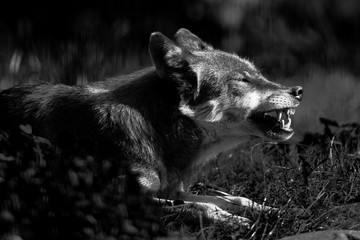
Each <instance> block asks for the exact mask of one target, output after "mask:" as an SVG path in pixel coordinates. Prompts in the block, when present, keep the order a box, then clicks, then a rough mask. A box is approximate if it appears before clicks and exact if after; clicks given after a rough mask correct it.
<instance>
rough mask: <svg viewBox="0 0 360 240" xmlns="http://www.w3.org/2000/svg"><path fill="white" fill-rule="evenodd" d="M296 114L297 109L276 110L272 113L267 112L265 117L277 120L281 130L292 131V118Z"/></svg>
mask: <svg viewBox="0 0 360 240" xmlns="http://www.w3.org/2000/svg"><path fill="white" fill-rule="evenodd" d="M294 114H295V108H287V109H283V110H276V111H271V112H266V113H265V114H264V117H265V116H270V117H274V118H276V120H277V121H278V122H279V125H280V127H281V128H284V129H291V127H290V126H291V118H290V117H291V116H292V115H294Z"/></svg>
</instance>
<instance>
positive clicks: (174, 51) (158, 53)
mask: <svg viewBox="0 0 360 240" xmlns="http://www.w3.org/2000/svg"><path fill="white" fill-rule="evenodd" d="M149 52H150V56H151V59H152V61H153V63H154V65H155V67H156V69H157V71H158V73H159V75H160V77H165V76H166V70H167V68H169V67H170V68H180V67H182V63H183V61H182V50H181V48H180V47H178V46H177V45H176V44H175V43H174V42H173V41H171V40H170V39H168V38H167V37H165V36H164V35H163V34H162V33H160V32H154V33H152V34H151V36H150V42H149Z"/></svg>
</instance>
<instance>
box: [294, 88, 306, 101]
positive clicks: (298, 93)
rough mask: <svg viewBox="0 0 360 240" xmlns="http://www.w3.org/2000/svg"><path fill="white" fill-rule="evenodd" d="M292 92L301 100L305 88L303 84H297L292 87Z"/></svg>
mask: <svg viewBox="0 0 360 240" xmlns="http://www.w3.org/2000/svg"><path fill="white" fill-rule="evenodd" d="M291 94H292V95H293V96H294V97H295V98H296V99H298V100H299V101H301V99H302V96H303V88H302V87H301V86H295V87H292V88H291Z"/></svg>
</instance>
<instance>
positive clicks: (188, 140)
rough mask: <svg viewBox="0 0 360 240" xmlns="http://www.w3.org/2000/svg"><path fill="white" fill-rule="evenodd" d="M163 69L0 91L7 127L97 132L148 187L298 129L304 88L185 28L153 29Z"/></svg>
mask: <svg viewBox="0 0 360 240" xmlns="http://www.w3.org/2000/svg"><path fill="white" fill-rule="evenodd" d="M149 50H150V55H151V57H152V60H153V62H154V65H155V67H151V68H147V69H144V70H141V71H138V72H135V73H133V74H130V75H126V76H120V77H116V78H113V79H109V80H106V81H102V82H96V83H93V84H91V85H88V86H83V87H81V86H65V85H50V84H44V83H30V84H24V85H19V86H17V87H14V88H11V89H8V90H4V91H2V92H1V93H0V112H1V115H2V116H1V117H0V123H1V125H4V124H5V125H12V126H18V125H19V124H30V125H31V126H32V127H33V131H34V133H35V134H39V135H41V136H44V137H47V138H49V139H50V140H53V141H56V138H57V136H58V135H59V134H61V133H62V132H63V131H69V132H71V133H73V134H74V135H75V136H79V137H90V138H92V139H94V140H96V142H97V143H98V147H99V148H100V149H102V150H103V152H104V153H111V154H116V156H117V157H118V158H119V161H125V162H127V163H128V164H129V165H130V168H131V169H132V170H133V171H134V172H136V173H138V176H139V182H140V184H141V185H142V187H143V188H144V189H145V190H149V191H153V192H159V191H161V192H166V193H167V194H171V193H176V192H177V191H179V190H180V188H181V182H182V181H183V180H184V179H185V178H187V177H188V175H189V174H192V173H193V172H192V169H193V167H194V166H196V165H198V164H199V163H204V162H206V161H207V159H209V158H210V157H211V156H214V155H216V154H218V153H220V152H222V151H224V150H227V149H230V148H233V147H235V146H237V145H238V144H239V143H241V142H242V141H244V140H246V139H249V138H264V139H267V140H270V141H281V140H285V139H288V138H289V137H291V135H292V134H293V131H292V129H291V128H290V123H291V119H290V116H291V115H292V114H293V113H294V108H295V107H297V106H298V104H299V102H300V100H301V97H302V89H301V87H292V88H286V87H284V86H281V85H279V84H275V83H272V82H269V81H267V80H266V79H265V78H264V77H263V76H262V75H261V73H260V72H259V71H258V70H257V69H256V68H255V67H254V65H253V64H251V63H250V62H248V61H247V60H244V59H241V58H239V57H238V56H236V55H233V54H228V53H225V52H222V51H219V50H214V49H213V48H212V47H211V46H209V45H207V44H206V43H204V42H202V41H201V40H200V39H199V38H198V37H197V36H195V35H193V34H191V33H190V32H189V31H187V30H185V29H180V30H179V31H178V32H177V33H176V34H175V41H171V40H169V39H168V38H166V37H165V36H163V35H162V34H161V33H153V34H152V35H151V37H150V43H149Z"/></svg>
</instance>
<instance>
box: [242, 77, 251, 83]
mask: <svg viewBox="0 0 360 240" xmlns="http://www.w3.org/2000/svg"><path fill="white" fill-rule="evenodd" d="M241 81H242V82H246V83H250V81H249V79H247V78H241Z"/></svg>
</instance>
